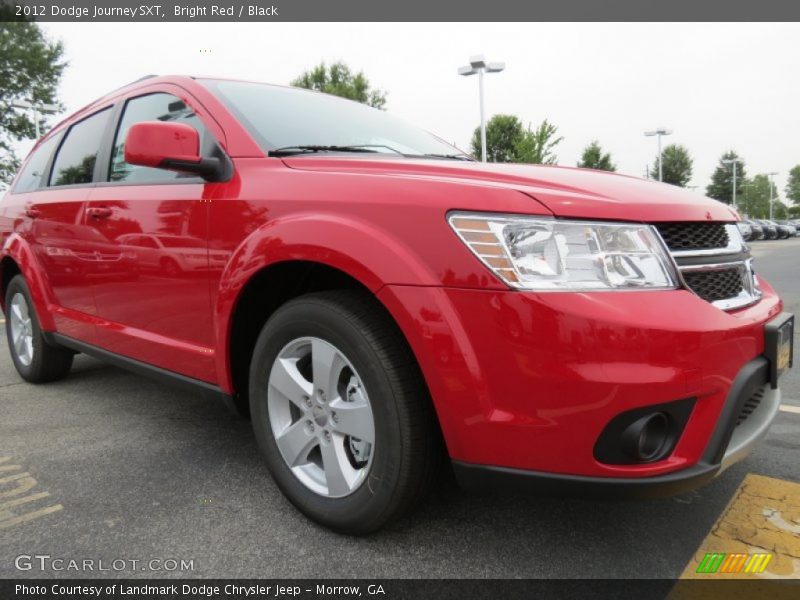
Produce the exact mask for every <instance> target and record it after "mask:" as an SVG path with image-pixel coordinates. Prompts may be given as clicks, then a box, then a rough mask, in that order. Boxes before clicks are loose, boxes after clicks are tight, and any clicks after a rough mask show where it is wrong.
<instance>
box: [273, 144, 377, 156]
mask: <svg viewBox="0 0 800 600" xmlns="http://www.w3.org/2000/svg"><path fill="white" fill-rule="evenodd" d="M315 152H371V153H375V152H377V150H373V149H371V148H366V147H364V146H318V145H304V146H284V147H283V148H275V149H274V150H270V151H269V155H270V156H291V155H293V154H309V153H315Z"/></svg>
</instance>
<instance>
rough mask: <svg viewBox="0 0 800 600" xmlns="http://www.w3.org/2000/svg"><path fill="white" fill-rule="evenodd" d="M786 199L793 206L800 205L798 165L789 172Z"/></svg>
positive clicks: (799, 166)
mask: <svg viewBox="0 0 800 600" xmlns="http://www.w3.org/2000/svg"><path fill="white" fill-rule="evenodd" d="M786 198H787V199H789V200H791V201H792V202H793V203H794V204H800V165H796V166H794V167H792V170H791V171H789V182H788V183H787V184H786Z"/></svg>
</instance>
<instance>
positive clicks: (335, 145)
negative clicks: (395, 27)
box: [201, 79, 466, 158]
mask: <svg viewBox="0 0 800 600" xmlns="http://www.w3.org/2000/svg"><path fill="white" fill-rule="evenodd" d="M201 83H203V84H204V85H205V86H206V87H208V88H209V89H210V90H211V91H212V92H214V93H215V94H216V96H217V97H218V98H219V99H220V100H221V101H222V102H223V104H225V106H226V107H227V108H228V109H229V110H230V111H231V112H232V113H233V114H234V115H235V116H236V117H237V118H238V119H239V120H240V121H241V123H242V124H243V125H244V126H245V128H247V130H248V131H249V132H250V133H251V134H252V135H253V137H254V138H255V140H256V141H257V142H258V143H259V144H260V145H261V147H262V148H263V149H264V151H265V152H272V151H275V150H277V149H296V150H299V151H301V152H302V150H303V147H305V151H307V152H320V151H342V152H347V151H350V152H353V151H359V152H377V153H384V154H392V155H395V156H397V155H406V156H433V157H447V156H453V157H460V158H464V157H465V156H466V155H465V154H464V153H463V152H461V151H460V150H458V149H457V148H455V147H454V146H451V145H450V144H447V143H445V142H443V141H441V140H440V139H438V138H437V137H436V136H434V135H432V134H430V133H428V132H427V131H424V130H422V129H418V128H416V127H414V126H412V125H409V124H407V123H405V122H404V121H402V120H400V119H398V118H396V117H393V116H391V115H390V114H388V113H386V112H384V111H382V110H378V109H376V108H372V107H369V106H366V105H364V104H360V103H358V102H353V101H352V100H345V99H343V98H338V97H336V96H330V95H328V94H320V93H318V92H311V91H308V90H302V89H297V88H286V87H278V86H273V85H267V84H261V83H247V82H242V81H224V80H213V79H206V80H201ZM301 152H298V153H301Z"/></svg>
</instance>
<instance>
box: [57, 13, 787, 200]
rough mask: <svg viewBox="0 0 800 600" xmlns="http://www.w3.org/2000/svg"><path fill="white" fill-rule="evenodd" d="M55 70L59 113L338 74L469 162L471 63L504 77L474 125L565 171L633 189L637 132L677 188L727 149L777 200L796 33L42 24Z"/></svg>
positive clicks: (692, 27) (641, 151) (639, 161)
mask: <svg viewBox="0 0 800 600" xmlns="http://www.w3.org/2000/svg"><path fill="white" fill-rule="evenodd" d="M42 27H44V29H45V30H46V32H47V34H48V35H49V36H50V37H51V38H54V39H60V40H61V41H62V42H63V43H64V46H65V51H66V59H67V60H68V61H69V67H68V68H67V70H66V72H65V75H64V78H63V81H62V85H61V99H62V101H63V103H64V104H65V105H66V107H67V112H68V113H69V112H71V111H74V110H76V109H78V108H80V107H82V106H83V105H85V104H87V103H89V102H91V101H92V100H94V99H96V98H97V97H99V96H101V95H103V94H105V93H107V92H109V91H111V90H112V89H114V88H116V87H119V86H121V85H124V84H126V83H129V82H131V81H133V80H135V79H138V78H140V77H142V76H144V75H147V74H151V73H152V74H161V75H165V74H188V75H208V76H224V77H234V78H244V79H251V80H257V81H265V82H270V83H279V84H287V83H289V81H291V80H292V79H293V78H294V77H296V76H297V75H299V74H300V73H301V72H302V71H304V70H306V69H308V68H310V67H312V66H314V65H315V64H317V63H319V62H320V61H323V60H324V61H326V62H333V61H337V60H343V61H344V62H346V63H347V64H348V65H350V66H351V67H352V68H353V69H355V70H363V71H364V73H365V74H366V75H367V77H368V78H369V80H370V82H371V83H372V84H373V85H374V86H376V87H378V88H381V89H383V90H385V91H386V92H388V97H387V104H386V109H387V110H388V111H390V112H391V113H393V114H395V115H397V116H399V117H401V118H403V119H405V120H407V121H409V122H411V123H414V124H416V125H419V126H421V127H423V128H425V129H427V130H429V131H432V132H434V133H436V134H437V135H439V136H440V137H442V138H444V139H445V140H448V141H450V142H454V143H455V144H456V145H457V146H459V147H460V148H462V149H467V150H468V149H469V141H470V138H471V134H472V131H473V130H474V128H475V127H476V126H477V125H478V123H479V109H478V81H477V78H476V77H460V76H458V74H457V72H456V71H457V68H458V67H459V66H462V65H465V64H467V63H468V62H469V57H470V56H472V55H474V54H484V55H485V56H486V58H487V59H488V60H491V61H504V62H505V63H506V70H505V71H504V72H502V73H498V74H492V75H487V77H486V112H487V116H490V115H493V114H497V113H510V114H515V115H517V116H519V118H520V119H521V120H522V121H523V122H524V123H525V124H526V125H527V124H529V123H530V124H531V125H532V126H534V127H535V126H536V125H537V124H538V123H539V122H541V121H542V120H543V119H548V120H549V121H550V122H552V123H554V124H555V125H557V126H558V128H559V129H558V132H559V134H560V135H562V136H563V137H564V141H563V142H562V143H561V144H560V145H559V146H558V148H557V155H558V162H559V164H562V165H569V166H574V165H575V164H576V163H577V161H578V160H579V158H580V155H581V151H582V150H583V148H584V147H585V146H586V145H587V144H588V143H589V142H591V141H592V140H594V139H597V140H599V141H600V143H601V145H602V146H603V147H604V148H605V149H606V150H607V151H610V152H611V154H612V156H613V159H614V161H615V162H616V163H617V167H618V170H619V171H620V172H623V173H626V174H631V175H636V176H644V173H645V167H646V165H647V164H653V163H654V161H655V156H656V149H657V148H656V139H655V138H652V137H644V135H643V132H644V131H645V130H650V129H655V128H657V127H666V128H669V129H672V130H673V132H674V133H673V134H672V135H671V136H669V137H666V138H664V143H665V144H667V143H678V144H683V145H685V146H686V147H688V149H689V151H690V153H691V155H692V157H693V158H694V175H693V179H692V182H691V183H690V185H694V186H699V189H698V191H701V190H703V189H704V188H705V186H706V185H707V184H708V181H709V179H710V176H711V173H712V172H713V170H714V168H715V166H716V165H717V162H718V160H719V157H720V155H721V154H722V153H723V152H725V151H727V150H729V149H735V150H736V151H737V152H738V153H739V154H740V156H742V157H743V159H744V160H745V162H746V169H747V173H748V175H750V176H752V175H755V174H758V173H764V172H769V171H777V172H778V173H779V175H778V176H777V177H776V178H775V181H776V183H777V184H778V188H779V190H780V192H781V195H783V188H784V187H785V183H786V177H787V174H788V171H789V169H790V168H792V167H793V166H794V165H796V164H799V163H800V110H798V104H799V103H800V77H799V76H798V74H800V24H790V23H786V24H761V23H740V24H721V23H720V24H714V23H690V24H677V23H653V24H647V23H626V24H619V23H497V24H493V23H484V24H481V23H352V24H348V23H233V24H222V23H163V24H162V23H154V24H144V23H112V24H103V23H46V24H42Z"/></svg>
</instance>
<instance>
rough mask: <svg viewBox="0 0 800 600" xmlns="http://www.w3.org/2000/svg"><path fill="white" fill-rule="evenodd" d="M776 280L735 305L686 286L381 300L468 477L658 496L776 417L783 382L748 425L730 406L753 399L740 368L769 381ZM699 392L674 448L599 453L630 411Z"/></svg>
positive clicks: (438, 291) (427, 291)
mask: <svg viewBox="0 0 800 600" xmlns="http://www.w3.org/2000/svg"><path fill="white" fill-rule="evenodd" d="M762 287H763V289H764V296H763V298H762V300H761V301H760V302H758V303H757V304H755V305H753V306H750V307H747V308H745V309H742V310H738V311H735V312H724V311H721V310H719V309H717V308H715V307H713V306H711V305H710V304H708V303H707V302H705V301H703V300H701V299H700V298H698V297H697V296H695V295H694V294H692V293H691V292H688V291H685V290H675V291H662V292H656V291H650V292H619V293H613V292H612V293H608V292H606V293H603V292H599V293H547V294H536V293H526V292H512V291H488V290H475V289H453V288H433V287H427V288H423V287H412V286H386V287H384V288H383V289H382V290H381V291H380V292H379V294H378V297H379V298H380V299H381V300H382V301H383V303H384V304H385V305H386V306H387V308H388V309H389V310H390V312H392V314H393V315H394V317H395V319H396V320H397V321H398V323H399V324H400V327H401V328H402V329H403V331H404V333H405V334H406V337H407V339H408V340H409V343H410V344H411V346H412V349H413V351H414V353H415V354H416V356H417V359H418V360H419V363H420V365H421V368H422V371H423V374H424V376H425V379H426V381H427V383H428V387H429V389H430V391H431V395H432V397H433V400H434V404H435V407H436V410H437V414H438V416H439V422H440V424H441V427H442V431H443V433H444V437H445V440H446V443H447V447H448V451H449V453H450V457H451V459H452V460H453V463H454V465H455V468H456V473H457V475H458V476H459V479H460V480H461V481H462V482H464V483H465V484H467V485H468V487H475V486H476V485H477V486H478V487H480V486H481V485H485V484H487V483H491V484H492V485H494V484H495V482H496V483H497V484H498V485H499V482H497V480H498V479H500V478H502V479H507V478H510V479H512V480H514V479H516V480H520V479H524V480H527V481H529V482H533V481H535V482H536V483H535V485H536V487H537V488H541V487H545V488H547V487H551V486H555V487H559V488H567V489H568V488H570V487H575V486H578V487H585V485H584V484H586V483H589V484H595V485H594V486H593V487H598V488H605V489H616V488H619V487H622V486H623V485H624V486H626V487H627V488H628V489H629V490H631V491H632V492H633V495H648V494H662V493H674V492H676V491H680V489H684V488H687V487H694V486H696V485H698V484H700V483H702V482H704V481H706V480H708V479H710V478H712V477H713V476H714V475H715V474H717V473H718V472H719V471H721V470H723V469H724V468H726V467H727V466H728V465H730V464H732V463H733V462H735V460H738V459H740V458H742V457H743V456H744V455H745V454H746V453H747V451H748V450H749V449H750V448H751V447H752V445H753V444H754V443H755V441H757V439H758V438H759V437H761V436H762V435H763V434H764V432H766V429H767V428H768V427H769V423H770V422H771V421H772V418H773V417H774V414H775V411H777V406H778V404H779V402H780V396H779V392H778V391H777V390H771V389H770V390H768V393H767V394H766V396H765V399H764V400H763V401H762V403H761V406H760V408H759V413H758V417H759V418H758V419H756V418H752V419H748V421H750V424H747V427H744V428H742V426H740V427H738V428H737V427H734V426H731V425H730V414H729V413H730V412H731V411H734V408H730V407H731V406H735V405H736V401H738V400H737V399H741V398H744V397H745V396H746V395H747V393H746V392H741V391H739V392H737V391H736V387H737V385H738V384H737V381H739V380H740V378H744V379H745V380H747V381H750V382H751V383H752V386H754V387H753V389H756V388H757V387H758V386H759V385H762V386H763V384H764V383H765V380H764V381H762V380H761V375H760V373H761V372H762V367H760V366H759V367H758V368H756V369H755V371H754V372H752V373H751V370H752V368H754V367H753V365H755V366H758V365H761V364H762V361H764V359H763V358H760V357H762V355H763V353H764V324H765V323H766V322H767V321H768V320H770V319H772V318H773V317H775V316H776V315H777V314H778V313H780V310H781V303H780V300H779V299H778V297H777V296H776V295H775V293H774V291H773V290H772V289H771V288H770V287H769V285H768V284H766V283H765V282H764V283H762ZM748 373H749V375H748ZM754 373H755V374H754ZM743 374H744V375H743ZM765 377H768V376H765ZM766 387H767V388H768V387H769V386H766ZM685 398H692V399H694V405H693V407H692V412H691V415H690V416H689V418H688V421H687V422H686V424H685V427H684V429H683V431H682V434H681V436H680V438H679V439H678V441H677V444H676V445H675V447H674V449H673V450H672V452H671V453H670V454H669V455H668V456H665V457H664V458H663V459H660V460H657V461H654V462H650V463H645V464H627V465H623V464H606V463H603V462H600V461H598V460H597V459H596V457H595V455H594V452H593V449H594V445H595V443H596V441H597V439H598V437H599V436H600V434H601V433H602V431H603V429H604V427H605V426H606V425H607V424H608V423H609V421H610V420H611V419H613V418H614V417H615V416H616V415H618V414H620V413H622V412H624V411H629V410H633V409H637V408H640V407H647V406H650V405H655V404H660V403H667V402H673V401H676V400H679V399H685ZM745 399H746V398H745ZM739 430H741V432H742V433H740V432H739ZM501 475H502V476H503V477H500V476H501ZM638 480H641V481H638ZM524 485H527V484H524ZM635 490H642V491H641V492H636V491H635ZM647 490H649V491H647ZM614 495H617V494H616V493H615V494H614Z"/></svg>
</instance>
